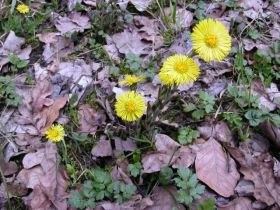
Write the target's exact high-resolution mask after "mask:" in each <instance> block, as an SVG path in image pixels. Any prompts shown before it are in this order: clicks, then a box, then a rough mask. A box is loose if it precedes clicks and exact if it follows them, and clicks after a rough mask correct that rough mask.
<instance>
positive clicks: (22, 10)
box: [17, 4, 29, 14]
mask: <svg viewBox="0 0 280 210" xmlns="http://www.w3.org/2000/svg"><path fill="white" fill-rule="evenodd" d="M17 11H18V12H19V13H21V14H26V13H28V12H29V7H28V6H27V5H26V4H19V5H18V6H17Z"/></svg>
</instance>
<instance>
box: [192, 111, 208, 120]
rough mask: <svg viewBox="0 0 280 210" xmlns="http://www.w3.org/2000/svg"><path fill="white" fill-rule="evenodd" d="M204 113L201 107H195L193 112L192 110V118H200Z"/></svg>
mask: <svg viewBox="0 0 280 210" xmlns="http://www.w3.org/2000/svg"><path fill="white" fill-rule="evenodd" d="M204 115H205V111H204V110H202V109H197V110H195V111H194V112H192V118H194V119H195V120H200V119H202V118H203V117H204Z"/></svg>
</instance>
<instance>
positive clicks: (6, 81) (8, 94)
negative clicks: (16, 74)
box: [0, 76, 21, 107]
mask: <svg viewBox="0 0 280 210" xmlns="http://www.w3.org/2000/svg"><path fill="white" fill-rule="evenodd" d="M0 99H1V104H2V105H6V106H14V107H17V106H18V105H19V104H20V102H21V99H20V97H19V95H17V93H16V92H15V84H14V82H13V81H12V79H11V77H9V76H0Z"/></svg>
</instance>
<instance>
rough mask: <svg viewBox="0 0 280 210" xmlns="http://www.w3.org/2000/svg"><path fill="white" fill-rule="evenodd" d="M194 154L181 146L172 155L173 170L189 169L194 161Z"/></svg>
mask: <svg viewBox="0 0 280 210" xmlns="http://www.w3.org/2000/svg"><path fill="white" fill-rule="evenodd" d="M195 156H196V154H195V152H194V151H193V150H192V149H191V148H189V147H187V146H182V147H181V148H180V149H178V151H177V152H176V153H175V154H174V162H173V163H172V167H173V168H179V167H186V168H188V167H190V166H191V165H192V164H193V163H194V160H195Z"/></svg>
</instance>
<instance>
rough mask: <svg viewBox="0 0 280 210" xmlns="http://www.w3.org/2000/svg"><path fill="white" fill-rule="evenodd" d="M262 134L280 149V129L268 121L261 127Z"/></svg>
mask: <svg viewBox="0 0 280 210" xmlns="http://www.w3.org/2000/svg"><path fill="white" fill-rule="evenodd" d="M260 128H261V132H262V133H263V134H264V135H265V136H266V137H267V138H268V139H269V140H270V141H271V142H272V143H273V144H274V145H276V146H277V147H278V148H280V128H278V127H277V126H275V125H273V123H271V122H270V121H268V120H266V121H264V122H263V123H261V125H260Z"/></svg>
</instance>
